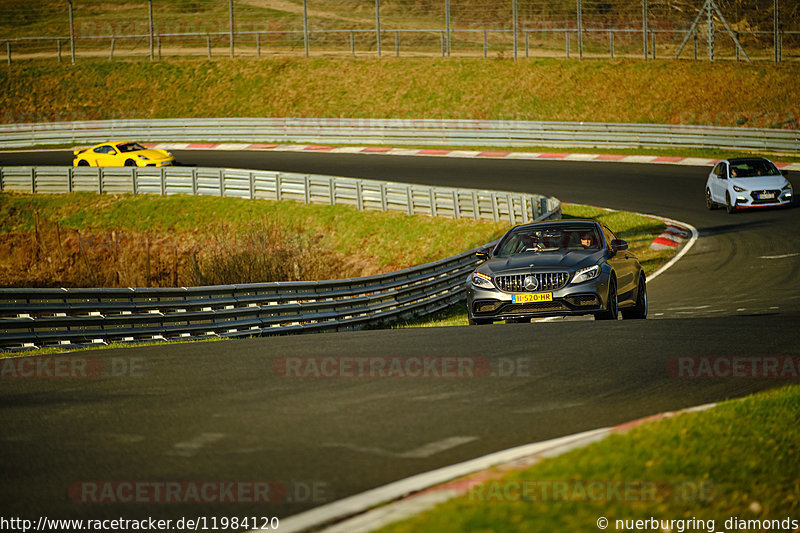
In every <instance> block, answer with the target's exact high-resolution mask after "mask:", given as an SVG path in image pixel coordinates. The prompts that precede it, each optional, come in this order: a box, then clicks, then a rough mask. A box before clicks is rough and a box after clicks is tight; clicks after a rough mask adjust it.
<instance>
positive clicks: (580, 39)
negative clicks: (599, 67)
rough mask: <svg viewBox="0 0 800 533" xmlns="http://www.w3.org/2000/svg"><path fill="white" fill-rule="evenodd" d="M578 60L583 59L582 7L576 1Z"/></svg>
mask: <svg viewBox="0 0 800 533" xmlns="http://www.w3.org/2000/svg"><path fill="white" fill-rule="evenodd" d="M577 7H578V59H583V6H582V5H581V0H578V6H577Z"/></svg>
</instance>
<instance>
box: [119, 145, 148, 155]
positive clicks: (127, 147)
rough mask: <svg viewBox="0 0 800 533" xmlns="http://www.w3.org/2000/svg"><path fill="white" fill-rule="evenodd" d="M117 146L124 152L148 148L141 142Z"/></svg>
mask: <svg viewBox="0 0 800 533" xmlns="http://www.w3.org/2000/svg"><path fill="white" fill-rule="evenodd" d="M117 148H119V151H120V152H122V153H123V154H124V153H126V152H137V151H139V150H146V148H145V147H144V146H142V145H141V144H139V143H123V144H118V145H117Z"/></svg>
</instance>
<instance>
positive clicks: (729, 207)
mask: <svg viewBox="0 0 800 533" xmlns="http://www.w3.org/2000/svg"><path fill="white" fill-rule="evenodd" d="M725 211H727V212H728V214H729V215H732V214H733V213H735V212H736V207H735V206H733V205H731V193H729V192H726V193H725Z"/></svg>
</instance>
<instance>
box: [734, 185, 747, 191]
mask: <svg viewBox="0 0 800 533" xmlns="http://www.w3.org/2000/svg"><path fill="white" fill-rule="evenodd" d="M733 190H734V191H736V192H745V191H746V190H747V189H742V188H741V187H739V186H738V185H734V186H733Z"/></svg>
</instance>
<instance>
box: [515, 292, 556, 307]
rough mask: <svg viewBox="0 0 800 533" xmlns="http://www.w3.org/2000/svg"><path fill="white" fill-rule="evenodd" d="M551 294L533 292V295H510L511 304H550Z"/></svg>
mask: <svg viewBox="0 0 800 533" xmlns="http://www.w3.org/2000/svg"><path fill="white" fill-rule="evenodd" d="M552 301H553V293H552V292H535V293H533V294H512V295H511V302H512V303H515V304H529V303H536V302H552Z"/></svg>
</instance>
